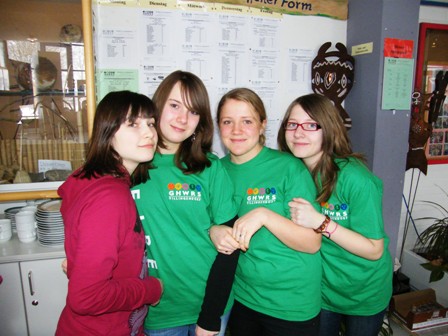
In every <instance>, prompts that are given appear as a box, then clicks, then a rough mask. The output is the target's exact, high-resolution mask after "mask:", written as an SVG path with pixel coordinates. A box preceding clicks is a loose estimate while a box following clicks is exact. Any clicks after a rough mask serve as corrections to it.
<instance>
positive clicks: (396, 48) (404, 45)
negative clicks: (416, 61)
mask: <svg viewBox="0 0 448 336" xmlns="http://www.w3.org/2000/svg"><path fill="white" fill-rule="evenodd" d="M413 50H414V41H412V40H400V39H394V38H385V39H384V57H395V58H412V52H413Z"/></svg>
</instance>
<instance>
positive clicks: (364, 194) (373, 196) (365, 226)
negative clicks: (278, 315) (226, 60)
mask: <svg viewBox="0 0 448 336" xmlns="http://www.w3.org/2000/svg"><path fill="white" fill-rule="evenodd" d="M344 181H345V186H343V189H342V190H341V193H342V194H343V195H347V196H346V197H345V198H346V200H347V202H346V203H347V204H348V205H349V214H350V223H351V228H350V229H351V230H354V231H356V232H358V233H359V234H362V235H363V236H365V237H368V238H371V239H381V238H384V237H385V232H384V222H383V206H382V199H383V187H382V182H381V180H380V179H379V178H377V177H376V176H374V175H373V174H367V175H361V176H358V177H357V176H356V175H355V174H352V175H350V176H348V175H347V176H346V178H344Z"/></svg>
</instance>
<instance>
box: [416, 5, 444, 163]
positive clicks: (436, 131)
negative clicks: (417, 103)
mask: <svg viewBox="0 0 448 336" xmlns="http://www.w3.org/2000/svg"><path fill="white" fill-rule="evenodd" d="M422 2H433V1H422ZM434 2H435V1H434ZM445 4H446V5H447V6H448V0H447V1H446V2H445ZM443 75H446V76H448V25H442V24H432V23H421V24H420V31H419V42H418V55H417V63H416V76H415V91H418V92H420V93H421V99H422V104H421V112H422V114H424V116H425V121H426V122H429V123H431V125H432V132H431V135H430V136H429V139H428V141H427V143H426V145H425V153H426V157H427V160H428V164H437V163H448V90H447V91H446V92H445V96H446V97H445V100H444V101H442V102H441V104H440V108H439V109H437V111H432V112H430V105H429V102H430V99H431V96H432V94H433V93H434V92H436V90H437V89H438V87H439V86H440V81H438V80H436V77H437V76H439V78H440V76H443ZM439 91H440V90H439Z"/></svg>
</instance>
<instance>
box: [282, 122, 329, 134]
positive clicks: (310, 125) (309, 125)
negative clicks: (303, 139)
mask: <svg viewBox="0 0 448 336" xmlns="http://www.w3.org/2000/svg"><path fill="white" fill-rule="evenodd" d="M299 126H300V127H302V129H303V130H304V131H307V132H315V131H318V130H320V129H321V128H322V127H321V126H320V125H319V124H318V123H315V122H306V123H301V124H299V123H296V122H293V121H288V122H286V123H285V125H284V126H283V128H284V129H285V130H287V131H295V130H296V129H297V128H298V127H299Z"/></svg>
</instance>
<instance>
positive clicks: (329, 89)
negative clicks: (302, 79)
mask: <svg viewBox="0 0 448 336" xmlns="http://www.w3.org/2000/svg"><path fill="white" fill-rule="evenodd" d="M330 47H331V42H326V43H324V44H323V45H322V46H321V47H320V48H319V51H318V53H317V56H316V57H315V58H314V60H313V62H312V70H311V76H312V78H311V87H312V89H313V91H314V92H315V93H317V94H320V95H323V96H326V97H328V98H330V99H331V100H332V101H333V103H334V105H335V106H336V107H337V109H338V110H339V113H340V115H341V118H342V120H343V121H344V125H345V127H346V128H347V129H350V128H351V127H352V119H351V118H350V116H349V115H348V113H347V111H346V110H345V109H344V108H343V107H342V102H343V100H344V99H345V97H347V95H348V94H349V92H350V90H351V89H352V86H353V80H354V76H355V59H354V57H353V56H351V55H349V54H348V53H347V48H346V47H345V45H343V44H342V43H336V49H337V51H335V50H333V51H328V49H329V48H330Z"/></svg>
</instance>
